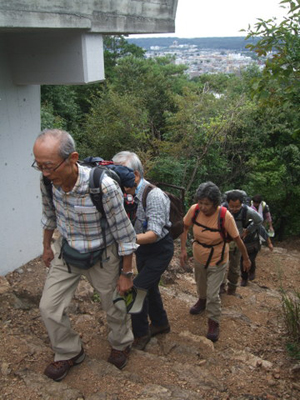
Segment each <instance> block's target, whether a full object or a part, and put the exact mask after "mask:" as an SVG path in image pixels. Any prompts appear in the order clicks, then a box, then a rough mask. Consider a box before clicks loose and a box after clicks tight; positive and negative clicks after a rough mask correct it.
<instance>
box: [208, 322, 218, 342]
mask: <svg viewBox="0 0 300 400" xmlns="http://www.w3.org/2000/svg"><path fill="white" fill-rule="evenodd" d="M219 333H220V329H219V323H218V322H216V321H214V320H212V319H210V318H209V319H208V332H207V335H206V337H207V339H209V340H211V341H212V342H216V341H217V340H218V339H219Z"/></svg>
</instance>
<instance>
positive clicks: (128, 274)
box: [121, 269, 133, 278]
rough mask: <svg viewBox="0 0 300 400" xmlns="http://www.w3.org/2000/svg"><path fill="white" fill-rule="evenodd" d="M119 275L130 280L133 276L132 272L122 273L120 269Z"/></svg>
mask: <svg viewBox="0 0 300 400" xmlns="http://www.w3.org/2000/svg"><path fill="white" fill-rule="evenodd" d="M121 275H123V276H126V278H131V277H132V276H133V272H132V271H124V270H123V269H121Z"/></svg>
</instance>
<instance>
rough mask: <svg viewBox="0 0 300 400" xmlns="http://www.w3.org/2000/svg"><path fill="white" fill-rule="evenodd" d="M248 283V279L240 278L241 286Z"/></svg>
mask: <svg viewBox="0 0 300 400" xmlns="http://www.w3.org/2000/svg"><path fill="white" fill-rule="evenodd" d="M247 285H248V280H247V279H242V280H241V286H243V287H245V286H247Z"/></svg>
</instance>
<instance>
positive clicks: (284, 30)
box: [247, 0, 300, 133]
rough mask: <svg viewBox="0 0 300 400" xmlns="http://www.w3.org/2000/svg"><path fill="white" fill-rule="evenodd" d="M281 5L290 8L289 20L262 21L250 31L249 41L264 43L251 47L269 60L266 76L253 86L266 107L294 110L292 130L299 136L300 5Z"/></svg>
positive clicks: (295, 0)
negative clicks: (256, 38)
mask: <svg viewBox="0 0 300 400" xmlns="http://www.w3.org/2000/svg"><path fill="white" fill-rule="evenodd" d="M280 4H282V5H283V6H284V5H287V6H288V13H287V16H286V17H285V18H284V20H283V21H282V22H281V23H277V21H276V19H274V18H273V19H269V20H267V21H264V20H262V19H259V20H258V22H257V23H256V24H255V27H254V30H252V29H251V28H249V30H248V35H247V39H249V38H253V37H261V39H260V40H259V41H258V42H257V43H256V44H248V45H247V47H248V48H250V49H251V50H252V51H254V52H256V53H257V55H258V56H265V57H267V61H266V65H265V68H264V70H263V74H262V76H261V77H260V78H258V79H256V80H255V81H254V83H253V93H254V94H255V95H257V96H258V98H259V99H260V101H261V102H262V103H265V104H268V105H272V106H275V107H278V106H279V107H283V108H286V109H287V108H291V109H294V110H295V113H294V115H293V118H292V120H291V127H292V129H293V130H294V132H295V133H299V132H300V128H299V122H300V121H299V118H300V117H299V103H300V38H299V28H300V25H299V24H300V1H299V0H283V1H281V2H280Z"/></svg>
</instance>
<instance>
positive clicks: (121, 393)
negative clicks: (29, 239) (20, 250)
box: [0, 239, 300, 400]
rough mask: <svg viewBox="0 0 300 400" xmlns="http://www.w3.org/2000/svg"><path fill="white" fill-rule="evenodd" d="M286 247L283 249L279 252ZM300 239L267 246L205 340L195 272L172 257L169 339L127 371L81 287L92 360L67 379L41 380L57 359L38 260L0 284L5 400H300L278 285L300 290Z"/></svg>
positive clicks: (79, 318) (78, 300)
mask: <svg viewBox="0 0 300 400" xmlns="http://www.w3.org/2000/svg"><path fill="white" fill-rule="evenodd" d="M279 246H280V247H279ZM299 248H300V240H299V239H298V241H293V242H292V243H284V244H282V243H281V244H280V245H275V247H274V251H273V253H270V252H269V250H268V249H266V248H263V249H262V251H261V252H260V253H259V256H258V259H257V265H258V269H257V278H256V280H255V281H253V282H251V283H250V284H249V286H247V287H245V288H244V287H243V288H242V287H240V288H239V289H238V293H239V294H240V295H241V298H238V297H233V296H228V295H223V296H222V307H223V309H222V320H221V335H220V339H219V341H218V342H217V343H215V344H213V343H212V342H210V341H208V340H207V339H206V338H205V335H206V331H207V317H206V315H205V314H202V315H196V316H192V315H190V314H189V308H190V306H191V305H192V304H193V303H194V302H195V301H196V289H195V283H194V279H193V273H192V272H191V271H189V272H187V271H182V270H181V268H180V267H179V261H178V257H176V256H175V257H174V258H173V261H172V265H171V267H170V269H169V271H168V272H167V273H166V274H165V275H164V285H163V286H162V294H163V298H164V302H165V306H166V309H167V311H168V315H169V319H170V323H171V333H169V334H167V335H160V336H157V337H156V338H152V339H151V341H150V343H149V344H148V346H147V348H146V351H137V350H133V351H132V353H131V356H130V361H129V363H128V365H127V366H126V367H125V369H124V370H123V371H119V370H117V369H116V368H115V367H114V366H112V365H110V364H109V363H107V362H106V359H107V357H108V355H109V351H110V349H109V345H108V342H107V340H106V338H107V325H106V321H105V315H104V313H103V311H102V310H101V305H100V304H99V303H97V302H95V301H93V299H95V296H93V291H92V289H91V287H90V286H89V285H88V283H86V282H85V281H84V280H82V281H81V283H80V286H79V288H78V290H77V293H76V296H75V299H74V300H73V302H72V304H71V307H70V314H71V319H72V323H73V325H74V328H75V329H76V331H78V332H80V334H81V337H82V340H83V343H84V348H85V350H86V353H87V357H86V360H85V362H84V363H83V364H81V365H80V366H78V367H76V368H73V369H72V370H71V371H70V373H69V374H68V376H67V377H66V378H65V379H64V380H63V381H62V382H61V383H56V382H52V381H51V380H49V379H48V378H46V377H45V376H44V375H43V370H44V368H45V366H46V365H47V364H48V363H49V362H50V361H52V351H51V349H50V346H49V339H48V336H47V332H46V330H45V328H44V326H43V324H42V322H41V319H40V314H39V310H38V303H39V299H40V296H41V292H42V288H43V283H44V279H45V274H46V269H45V267H44V266H43V264H42V262H41V260H40V259H39V258H38V259H36V260H33V261H31V262H30V263H28V264H27V265H25V266H23V267H21V268H19V269H18V270H17V271H15V272H13V273H11V274H8V275H7V276H6V277H2V278H0V337H1V346H0V367H1V371H0V372H1V374H0V387H1V390H0V399H1V400H2V399H3V400H8V399H9V400H17V399H26V400H37V399H39V400H40V399H45V400H46V399H47V400H73V399H74V400H75V399H76V400H79V399H85V400H99V399H101V400H104V399H105V400H142V399H143V400H164V399H175V400H185V399H189V400H198V399H199V400H200V399H208V400H219V399H221V400H225V399H227V400H228V399H230V400H231V399H232V400H246V399H247V400H249V399H250V400H251V399H253V400H254V399H257V400H267V399H268V400H272V399H284V400H285V399H288V400H296V399H300V362H299V361H298V364H297V362H296V361H295V360H291V359H290V358H289V355H288V354H287V352H286V347H285V345H286V339H287V338H286V332H285V327H284V324H283V321H282V317H281V295H280V287H282V288H284V289H285V290H291V291H292V290H296V291H299V288H300V268H299V262H300V252H299V251H297V250H296V249H299Z"/></svg>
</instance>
